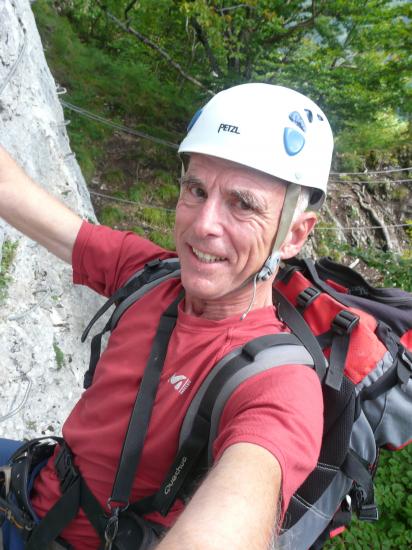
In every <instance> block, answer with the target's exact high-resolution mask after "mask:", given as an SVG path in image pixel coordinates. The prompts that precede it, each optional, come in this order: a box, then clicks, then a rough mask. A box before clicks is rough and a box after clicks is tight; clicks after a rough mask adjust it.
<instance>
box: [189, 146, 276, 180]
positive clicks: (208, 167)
mask: <svg viewBox="0 0 412 550" xmlns="http://www.w3.org/2000/svg"><path fill="white" fill-rule="evenodd" d="M212 172H213V174H215V175H216V176H219V175H225V174H228V175H233V174H235V175H238V176H239V180H238V182H239V183H240V184H241V182H242V180H244V182H245V184H246V182H247V181H249V182H250V181H255V182H257V183H266V184H269V186H270V187H269V188H271V187H272V186H273V188H279V187H280V188H286V185H287V183H286V182H284V181H282V180H280V179H278V178H275V177H274V176H271V175H269V174H265V173H264V172H260V171H259V170H255V169H254V168H250V167H249V166H244V165H242V164H239V163H237V162H233V161H231V160H227V159H221V158H219V157H212V156H210V155H202V154H200V153H193V154H192V155H191V156H190V159H189V164H188V169H187V175H188V176H189V177H190V176H191V177H193V178H195V179H197V180H199V181H202V180H203V177H205V176H207V175H210V173H212Z"/></svg>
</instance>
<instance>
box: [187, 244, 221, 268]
mask: <svg viewBox="0 0 412 550" xmlns="http://www.w3.org/2000/svg"><path fill="white" fill-rule="evenodd" d="M192 252H193V254H194V255H195V256H196V258H197V259H198V260H200V261H201V262H204V263H206V264H211V263H213V262H224V261H225V259H226V258H221V257H219V256H213V254H206V252H202V251H201V250H198V249H197V248H194V247H193V246H192Z"/></svg>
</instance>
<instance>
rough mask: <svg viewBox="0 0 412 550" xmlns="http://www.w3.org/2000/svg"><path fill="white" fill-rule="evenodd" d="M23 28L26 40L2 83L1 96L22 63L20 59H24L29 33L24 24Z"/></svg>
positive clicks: (0, 87) (0, 85) (0, 86)
mask: <svg viewBox="0 0 412 550" xmlns="http://www.w3.org/2000/svg"><path fill="white" fill-rule="evenodd" d="M22 29H23V34H24V40H23V45H22V47H21V48H20V51H19V54H18V56H17V59H16V60H15V62H14V63H13V66H12V68H11V70H10V72H9V74H8V75H7V76H6V78H5V80H4V82H3V83H2V84H0V96H1V94H2V93H3V91H4V89H5V88H6V86H7V84H8V83H9V82H10V80H11V79H12V78H13V76H14V73H15V72H16V70H17V67H18V66H19V64H20V61H21V60H22V59H23V55H24V52H25V51H26V46H27V33H26V29H25V28H24V27H23V26H22Z"/></svg>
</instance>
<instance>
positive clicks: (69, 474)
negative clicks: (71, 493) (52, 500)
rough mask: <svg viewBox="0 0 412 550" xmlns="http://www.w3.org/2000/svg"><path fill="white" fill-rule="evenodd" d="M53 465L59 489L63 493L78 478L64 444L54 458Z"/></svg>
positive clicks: (71, 458)
mask: <svg viewBox="0 0 412 550" xmlns="http://www.w3.org/2000/svg"><path fill="white" fill-rule="evenodd" d="M54 467H55V470H56V473H57V477H58V478H59V481H60V489H61V491H62V493H65V492H66V491H67V489H68V488H69V487H70V486H71V485H72V484H73V483H74V482H75V481H76V479H78V477H79V472H78V470H77V468H76V467H75V465H74V464H73V457H72V454H71V453H70V451H69V450H68V449H67V448H66V447H65V446H64V445H62V447H61V449H60V451H59V453H58V454H57V456H56V458H55V461H54Z"/></svg>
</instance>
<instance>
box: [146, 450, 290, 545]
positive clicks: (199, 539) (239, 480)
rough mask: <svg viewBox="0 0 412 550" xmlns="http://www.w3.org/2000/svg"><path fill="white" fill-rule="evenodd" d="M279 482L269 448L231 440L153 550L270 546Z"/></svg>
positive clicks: (279, 473)
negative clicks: (232, 442)
mask: <svg viewBox="0 0 412 550" xmlns="http://www.w3.org/2000/svg"><path fill="white" fill-rule="evenodd" d="M280 486H281V470H280V466H279V463H278V462H277V460H276V459H275V458H274V456H273V455H272V454H270V453H269V451H267V450H266V449H264V448H262V447H259V446H257V445H253V444H251V443H238V444H235V445H232V446H231V447H229V448H228V449H227V450H226V451H225V452H224V453H223V455H222V457H221V459H220V460H219V462H218V463H217V465H216V466H215V467H214V468H213V469H212V471H211V472H210V474H209V475H208V476H207V478H206V479H205V481H204V482H203V483H202V485H201V486H200V488H199V489H198V490H197V492H196V493H195V495H194V497H193V499H192V500H191V501H190V503H189V504H188V506H187V508H186V509H185V511H184V512H183V513H182V515H181V516H180V517H179V519H178V520H177V522H176V524H175V525H174V526H173V527H172V528H171V530H170V531H169V533H168V534H167V535H166V537H165V538H164V539H163V541H162V542H161V543H160V544H159V545H158V546H157V547H156V550H222V549H226V548H230V550H245V549H247V550H268V549H269V548H272V544H271V541H272V538H273V533H274V530H275V525H276V516H277V510H276V509H277V504H278V501H279V494H280Z"/></svg>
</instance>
